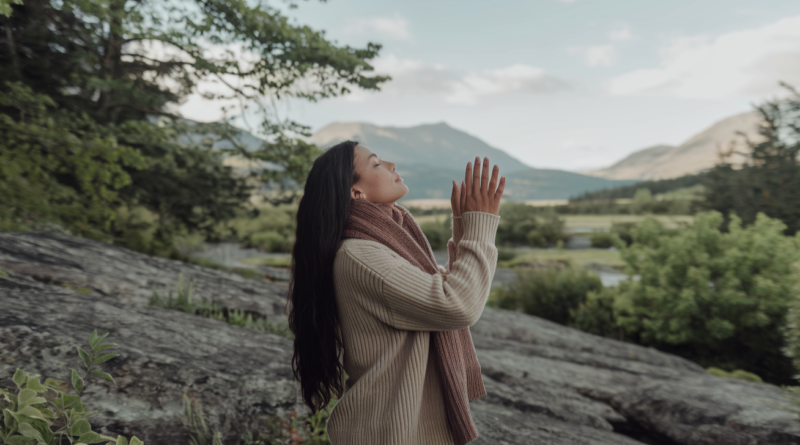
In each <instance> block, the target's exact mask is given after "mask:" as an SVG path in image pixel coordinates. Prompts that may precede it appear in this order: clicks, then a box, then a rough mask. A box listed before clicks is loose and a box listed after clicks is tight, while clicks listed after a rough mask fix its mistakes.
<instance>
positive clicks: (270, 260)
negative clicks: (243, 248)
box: [241, 256, 292, 267]
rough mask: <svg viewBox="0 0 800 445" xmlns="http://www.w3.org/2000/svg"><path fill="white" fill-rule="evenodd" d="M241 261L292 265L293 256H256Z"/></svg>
mask: <svg viewBox="0 0 800 445" xmlns="http://www.w3.org/2000/svg"><path fill="white" fill-rule="evenodd" d="M241 262H242V263H245V264H252V265H254V266H271V267H289V266H291V265H292V257H290V256H286V257H256V258H246V259H244V260H242V261H241Z"/></svg>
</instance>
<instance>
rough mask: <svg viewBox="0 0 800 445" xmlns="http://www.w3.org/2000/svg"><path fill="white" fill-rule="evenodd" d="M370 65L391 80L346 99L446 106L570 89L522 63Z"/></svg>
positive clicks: (391, 59) (399, 61) (388, 59)
mask: <svg viewBox="0 0 800 445" xmlns="http://www.w3.org/2000/svg"><path fill="white" fill-rule="evenodd" d="M372 66H373V67H374V68H375V73H376V74H388V75H390V76H391V77H392V80H390V81H389V82H387V83H386V84H384V85H382V86H381V91H380V92H379V93H374V92H366V91H361V90H354V91H353V92H351V93H350V94H348V95H347V96H344V99H345V100H348V101H351V102H363V101H365V100H368V99H369V98H371V97H374V96H375V94H379V95H381V97H408V96H426V97H438V98H440V99H441V100H442V101H443V102H446V103H454V104H464V105H475V104H477V103H479V102H480V100H481V99H484V98H488V97H492V96H497V95H501V94H506V93H528V94H541V93H548V92H553V91H559V90H566V89H569V88H571V85H570V84H569V83H568V82H567V81H565V80H563V79H560V78H558V77H555V76H552V75H550V74H548V73H547V72H545V71H544V70H543V69H541V68H537V67H533V66H529V65H523V64H516V65H510V66H507V67H503V68H497V69H489V70H481V71H465V70H457V69H453V68H450V67H446V66H444V65H441V64H434V65H431V64H427V63H424V62H422V61H421V60H413V59H403V58H399V57H397V56H396V55H394V54H388V55H386V56H383V57H381V58H379V59H377V60H375V61H374V62H373V63H372Z"/></svg>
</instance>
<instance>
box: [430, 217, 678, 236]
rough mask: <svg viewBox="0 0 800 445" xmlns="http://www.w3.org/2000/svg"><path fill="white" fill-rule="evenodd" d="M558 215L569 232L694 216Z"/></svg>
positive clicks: (672, 223) (675, 225) (671, 224)
mask: <svg viewBox="0 0 800 445" xmlns="http://www.w3.org/2000/svg"><path fill="white" fill-rule="evenodd" d="M449 217H450V216H449V215H425V216H419V217H416V218H415V219H416V220H417V223H419V224H422V223H423V222H428V221H440V222H441V221H443V220H444V219H445V218H449ZM559 217H560V218H561V219H563V220H564V221H566V226H565V227H566V230H567V231H570V232H574V231H576V230H581V231H582V230H584V229H585V230H586V231H587V232H591V231H593V230H608V229H610V228H611V224H613V223H615V222H639V221H644V220H645V219H647V218H648V217H649V218H655V219H657V220H659V221H661V222H662V223H663V224H664V225H665V226H667V227H668V228H678V227H681V226H682V225H685V224H691V223H692V221H694V216H692V215H650V216H648V215H561V216H559Z"/></svg>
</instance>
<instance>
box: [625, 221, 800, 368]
mask: <svg viewBox="0 0 800 445" xmlns="http://www.w3.org/2000/svg"><path fill="white" fill-rule="evenodd" d="M722 221H723V218H722V215H721V214H720V213H718V212H706V213H700V214H698V215H697V217H696V218H695V221H694V224H693V225H692V226H691V227H689V228H687V229H685V230H682V231H669V230H666V229H664V227H663V226H662V225H661V224H660V223H658V222H657V221H655V220H647V221H644V222H642V223H640V224H638V225H637V226H636V227H635V228H634V229H633V230H632V232H631V233H632V236H633V244H632V245H631V246H630V247H628V248H624V249H622V250H621V255H622V258H623V260H624V261H625V262H626V264H627V265H626V273H628V274H629V275H639V276H640V277H641V278H640V279H639V280H638V281H632V280H630V281H623V282H621V283H620V285H619V286H618V288H617V290H616V293H617V295H616V298H615V305H614V306H615V314H616V319H617V323H618V324H619V326H621V327H622V328H623V329H624V331H625V334H626V335H627V336H628V337H629V338H630V339H632V340H633V341H636V342H638V343H640V344H643V345H647V346H653V347H656V348H659V349H662V350H666V351H668V352H673V353H676V354H678V355H682V356H684V357H686V358H689V359H691V360H694V361H697V362H698V363H700V364H701V365H703V366H717V367H720V368H727V369H744V370H747V371H749V372H754V373H756V374H758V375H760V376H762V377H763V378H764V379H765V381H768V382H772V383H785V382H789V381H791V379H792V376H793V375H794V371H793V369H792V366H791V362H790V361H789V359H787V358H786V357H785V356H784V355H783V353H782V349H783V347H784V338H783V331H784V327H785V325H786V313H787V311H788V309H789V306H790V304H791V302H792V301H795V300H796V298H797V293H798V278H800V276H798V274H797V266H796V265H794V266H793V264H795V263H797V262H798V261H800V237H794V238H790V237H786V236H784V235H783V230H784V229H785V225H784V224H783V223H782V222H780V221H779V220H777V219H771V218H769V217H767V216H765V215H763V214H760V215H759V216H758V217H757V219H756V222H755V224H753V225H752V226H749V227H746V228H743V227H742V225H741V220H740V219H739V218H738V217H736V216H735V215H732V216H731V224H730V225H729V232H728V233H723V232H721V231H720V230H719V227H720V225H721V224H722ZM791 341H792V340H790V343H791ZM793 341H796V340H793Z"/></svg>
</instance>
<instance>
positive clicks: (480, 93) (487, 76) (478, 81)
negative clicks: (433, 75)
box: [445, 64, 569, 105]
mask: <svg viewBox="0 0 800 445" xmlns="http://www.w3.org/2000/svg"><path fill="white" fill-rule="evenodd" d="M567 88H569V84H568V83H567V82H565V81H564V80H562V79H558V78H556V77H553V76H550V75H549V74H547V73H546V72H545V71H544V70H543V69H541V68H536V67H532V66H529V65H522V64H516V65H511V66H508V67H505V68H500V69H494V70H484V71H481V72H475V73H469V74H467V75H466V76H464V77H462V78H461V79H459V80H458V81H457V82H456V83H455V84H453V85H452V89H451V92H450V93H448V94H447V95H446V96H445V101H447V102H450V103H458V104H466V105H472V104H475V103H477V102H478V99H480V98H481V97H485V96H492V95H497V94H502V93H510V92H520V93H546V92H551V91H557V90H563V89H567Z"/></svg>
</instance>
